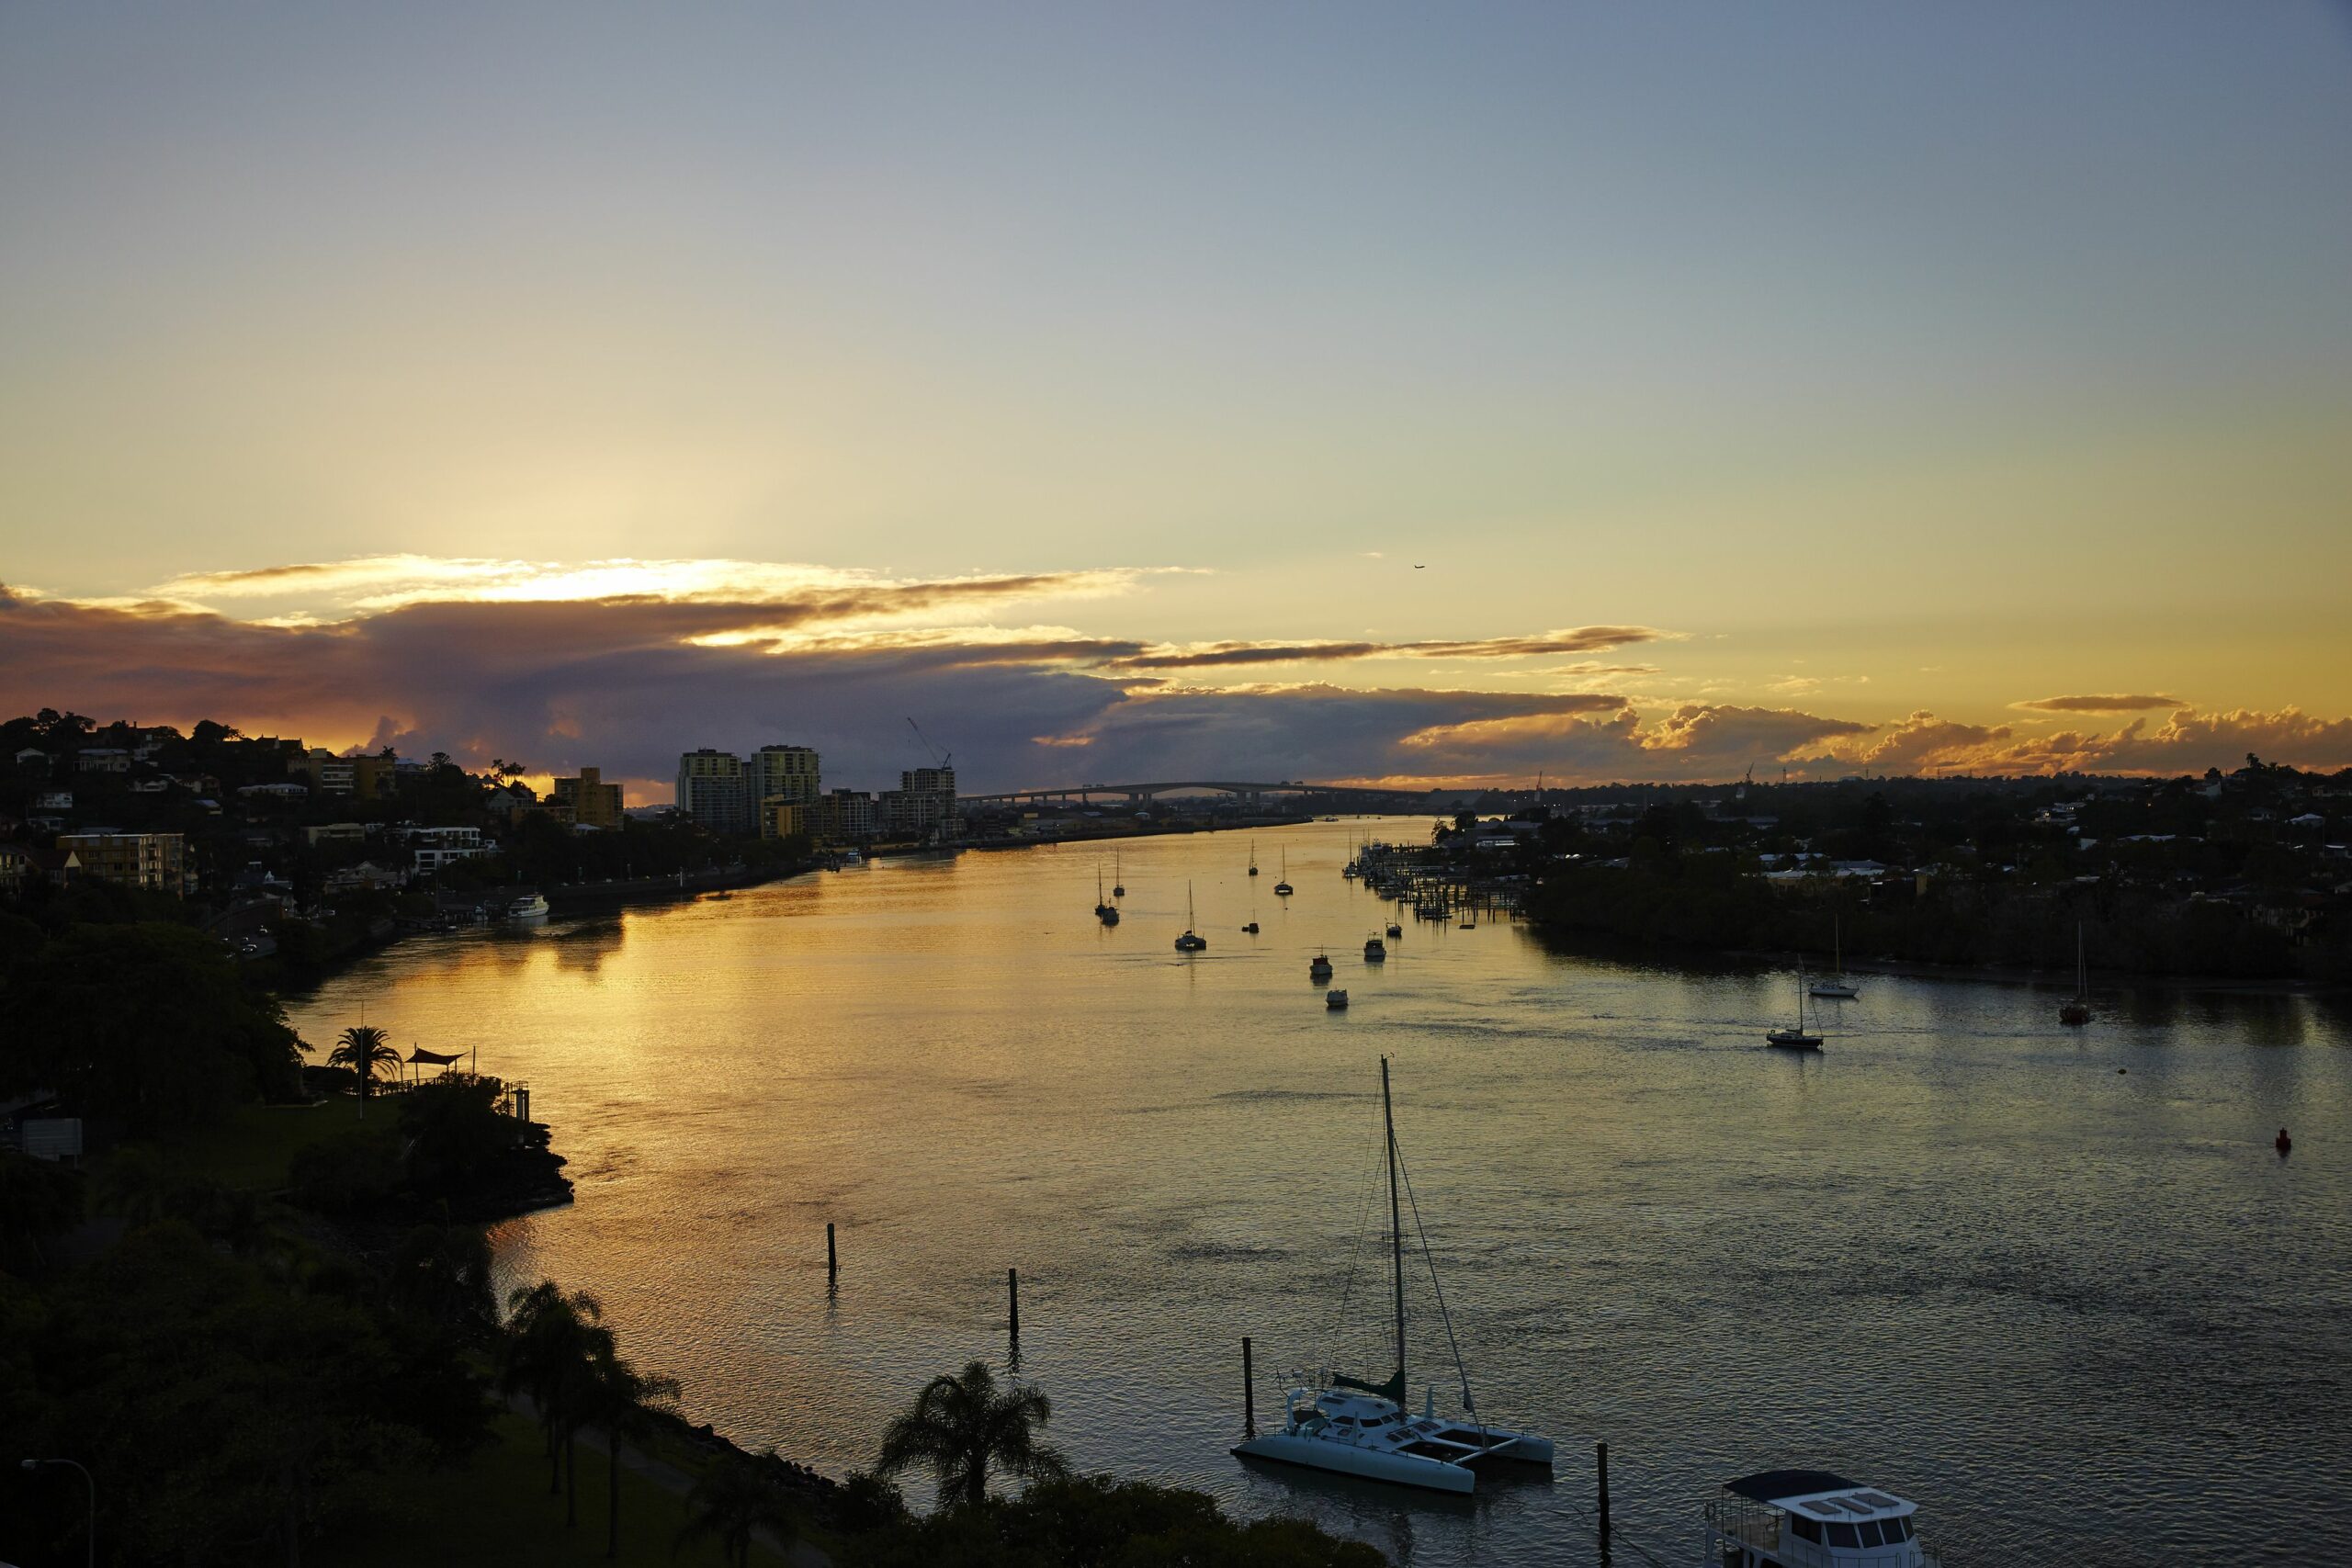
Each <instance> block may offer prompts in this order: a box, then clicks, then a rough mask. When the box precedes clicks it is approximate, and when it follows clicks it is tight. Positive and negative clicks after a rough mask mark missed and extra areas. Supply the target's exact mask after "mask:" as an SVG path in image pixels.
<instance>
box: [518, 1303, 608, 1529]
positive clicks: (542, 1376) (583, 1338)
mask: <svg viewBox="0 0 2352 1568" xmlns="http://www.w3.org/2000/svg"><path fill="white" fill-rule="evenodd" d="M506 1304H507V1309H508V1315H507V1332H506V1345H505V1348H504V1351H503V1354H502V1355H501V1356H500V1358H499V1367H498V1386H499V1389H500V1390H501V1392H503V1393H526V1394H528V1395H530V1396H531V1401H532V1403H533V1404H537V1406H538V1409H539V1424H540V1426H541V1427H544V1428H545V1429H546V1432H547V1438H548V1495H550V1496H552V1495H555V1493H556V1492H557V1491H558V1490H559V1489H560V1490H561V1491H562V1492H563V1493H564V1504H563V1516H564V1517H563V1522H564V1523H565V1524H567V1525H569V1524H574V1523H577V1522H578V1520H579V1517H580V1485H579V1482H580V1476H579V1467H578V1465H577V1464H576V1463H575V1462H574V1461H575V1459H576V1454H575V1451H574V1450H575V1448H576V1444H577V1439H578V1438H579V1434H580V1427H581V1424H582V1422H583V1421H584V1420H585V1419H586V1418H587V1414H588V1411H589V1409H590V1407H591V1405H592V1404H593V1400H592V1397H591V1394H590V1393H589V1390H590V1389H591V1387H592V1386H593V1385H594V1381H595V1367H596V1363H597V1361H598V1359H600V1358H601V1357H603V1356H606V1355H609V1354H610V1353H611V1350H610V1348H611V1344H612V1331H611V1330H610V1329H608V1328H606V1327H605V1326H604V1324H603V1318H604V1315H605V1309H604V1308H603V1306H602V1305H600V1304H599V1303H598V1302H597V1300H596V1298H595V1297H594V1296H592V1295H590V1294H589V1293H588V1292H585V1291H574V1292H571V1294H569V1295H567V1294H565V1293H564V1291H563V1288H562V1287H561V1286H560V1285H558V1284H557V1283H556V1282H555V1281H554V1280H540V1281H539V1282H538V1283H537V1284H536V1285H530V1286H517V1287H516V1288H515V1291H514V1292H512V1293H511V1294H510V1295H509V1296H508V1297H507V1303H506Z"/></svg>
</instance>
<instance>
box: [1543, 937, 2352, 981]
mask: <svg viewBox="0 0 2352 1568" xmlns="http://www.w3.org/2000/svg"><path fill="white" fill-rule="evenodd" d="M1519 923H1521V924H1522V925H1524V926H1525V927H1526V928H1527V929H1528V930H1529V931H1532V932H1533V933H1534V934H1535V936H1536V939H1537V940H1538V941H1539V942H1543V943H1544V946H1545V947H1546V948H1548V949H1550V950H1551V951H1553V952H1555V953H1573V954H1576V955H1577V956H1580V957H1589V958H1600V959H1607V960H1611V961H1616V962H1622V963H1627V964H1651V965H1658V964H1670V965H1672V966H1673V967H1675V968H1677V969H1684V970H1690V971H1693V972H1699V973H1704V972H1707V971H1710V970H1713V971H1717V972H1723V973H1729V972H1733V971H1754V970H1785V969H1787V968H1789V967H1790V965H1791V964H1792V961H1793V959H1794V958H1795V957H1796V956H1797V954H1798V953H1800V952H1801V951H1803V950H1802V949H1799V948H1793V947H1790V948H1758V947H1714V946H1708V945H1704V944H1698V943H1689V942H1668V941H1664V940H1652V939H1645V938H1642V937H1637V936H1625V935H1621V934H1619V933H1616V932H1612V931H1596V930H1590V929H1588V928H1584V927H1580V926H1564V925H1555V924H1551V923H1547V922H1545V921H1543V920H1538V919H1532V918H1522V919H1521V921H1520V922H1519ZM1805 956H1806V958H1807V960H1808V962H1807V967H1808V968H1809V969H1812V970H1813V971H1814V972H1815V973H1825V972H1826V970H1827V968H1828V964H1826V962H1825V960H1826V953H1806V954H1805ZM1845 973H1846V975H1847V976H1848V977H1849V979H1854V980H1868V979H1872V978H1884V979H1909V980H1955V981H1967V982H1970V983H1973V984H1993V985H2004V986H2030V987H2062V988H2064V989H2066V990H2070V991H2071V990H2072V989H2073V987H2074V980H2075V977H2074V975H2073V973H2072V972H2071V971H2069V970H2065V969H2055V968H2043V969H2037V968H2031V967H2028V966H2025V965H2019V964H2007V965H2005V964H1938V963H1934V962H1932V961H1930V960H1928V959H1905V958H1895V957H1892V956H1882V957H1878V958H1871V959H1849V960H1848V961H1847V963H1846V966H1845ZM2090 986H2091V989H2092V991H2093V992H2094V993H2095V994H2096V993H2098V992H2109V993H2113V992H2129V991H2142V992H2165V993H2188V992H2198V993H2205V994H2211V995H2220V996H2246V997H2312V998H2335V999H2339V1000H2344V1001H2346V1002H2352V989H2347V988H2346V987H2342V986H2335V985H2331V984H2329V983H2327V982H2325V981H2321V980H2308V979H2300V978H2295V977H2290V976H2281V977H2278V978H2269V979H2249V978H2246V977H2245V976H2232V975H2143V974H2135V973H2132V972H2131V971H2128V970H2120V969H2097V968H2094V969H2093V970H2091V972H2090Z"/></svg>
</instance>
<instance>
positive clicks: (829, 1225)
mask: <svg viewBox="0 0 2352 1568" xmlns="http://www.w3.org/2000/svg"><path fill="white" fill-rule="evenodd" d="M841 1271H842V1258H841V1254H840V1253H838V1252H835V1251H834V1250H833V1222H832V1221H831V1220H827V1221H826V1222H825V1277H826V1278H827V1279H829V1280H830V1279H831V1278H832V1277H833V1276H834V1275H836V1274H838V1273H840V1272H841Z"/></svg>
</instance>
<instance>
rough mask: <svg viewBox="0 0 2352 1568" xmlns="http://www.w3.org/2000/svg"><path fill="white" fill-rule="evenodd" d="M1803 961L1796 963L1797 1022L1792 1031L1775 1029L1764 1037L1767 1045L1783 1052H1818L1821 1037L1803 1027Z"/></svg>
mask: <svg viewBox="0 0 2352 1568" xmlns="http://www.w3.org/2000/svg"><path fill="white" fill-rule="evenodd" d="M1804 996H1805V984H1804V960H1803V959H1799V960H1798V961H1797V1021H1796V1027H1794V1028H1793V1029H1775V1030H1771V1031H1770V1032H1767V1033H1766V1034H1765V1036H1764V1043H1766V1044H1768V1045H1778V1046H1779V1047H1781V1049H1782V1050H1784V1051H1818V1050H1820V1049H1821V1036H1820V1035H1818V1034H1814V1033H1810V1032H1807V1031H1806V1029H1805V1026H1804Z"/></svg>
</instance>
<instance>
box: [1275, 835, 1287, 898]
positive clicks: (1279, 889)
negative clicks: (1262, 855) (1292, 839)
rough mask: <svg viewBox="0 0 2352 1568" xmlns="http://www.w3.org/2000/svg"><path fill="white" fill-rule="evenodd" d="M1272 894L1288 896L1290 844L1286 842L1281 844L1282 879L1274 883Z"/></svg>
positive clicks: (1282, 896)
mask: <svg viewBox="0 0 2352 1568" xmlns="http://www.w3.org/2000/svg"><path fill="white" fill-rule="evenodd" d="M1274 895H1275V897H1281V898H1287V897H1290V846H1289V845H1288V844H1284V845H1283V879H1282V880H1281V881H1280V882H1277V883H1275V884H1274Z"/></svg>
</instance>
